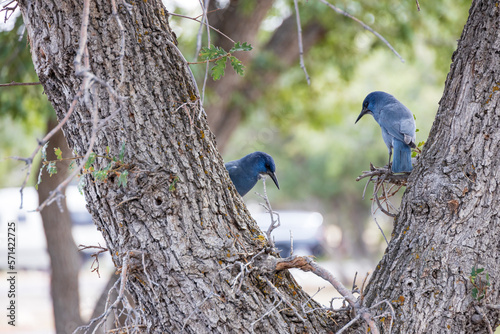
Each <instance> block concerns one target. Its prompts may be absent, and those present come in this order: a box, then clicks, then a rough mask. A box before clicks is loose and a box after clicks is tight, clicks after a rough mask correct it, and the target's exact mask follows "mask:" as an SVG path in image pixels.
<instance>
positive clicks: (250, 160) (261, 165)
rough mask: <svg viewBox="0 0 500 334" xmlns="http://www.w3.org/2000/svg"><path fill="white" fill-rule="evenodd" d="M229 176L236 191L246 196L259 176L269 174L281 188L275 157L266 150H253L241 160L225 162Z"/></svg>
mask: <svg viewBox="0 0 500 334" xmlns="http://www.w3.org/2000/svg"><path fill="white" fill-rule="evenodd" d="M225 166H226V169H227V171H228V172H229V177H230V178H231V181H233V183H234V185H235V187H236V191H238V193H239V194H240V195H241V196H245V194H246V193H247V192H249V191H250V189H252V188H253V187H254V186H255V184H256V183H257V181H258V180H259V178H261V177H263V176H265V175H269V176H270V177H271V179H273V181H274V184H276V187H277V188H278V189H279V188H280V187H279V185H278V179H277V178H276V174H274V173H275V172H276V165H275V164H274V160H273V158H272V157H271V156H270V155H269V154H267V153H264V152H253V153H250V154H249V155H246V156H244V157H243V158H241V159H239V160H234V161H230V162H228V163H226V164H225Z"/></svg>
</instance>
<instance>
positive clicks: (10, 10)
mask: <svg viewBox="0 0 500 334" xmlns="http://www.w3.org/2000/svg"><path fill="white" fill-rule="evenodd" d="M14 2H15V4H14V5H13V6H12V7H9V6H10V5H11V4H12V3H14ZM17 6H19V3H18V2H17V1H16V0H12V1H10V2H8V3H6V4H5V5H4V6H3V8H2V9H0V13H1V12H4V11H5V18H4V20H3V23H6V22H7V20H9V19H10V17H11V16H12V14H14V12H15V11H16V9H17Z"/></svg>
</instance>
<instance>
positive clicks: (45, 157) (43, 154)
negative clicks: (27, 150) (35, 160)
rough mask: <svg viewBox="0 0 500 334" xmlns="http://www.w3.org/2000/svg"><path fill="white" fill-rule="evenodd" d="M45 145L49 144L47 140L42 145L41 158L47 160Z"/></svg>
mask: <svg viewBox="0 0 500 334" xmlns="http://www.w3.org/2000/svg"><path fill="white" fill-rule="evenodd" d="M47 146H49V142H46V143H45V145H43V147H42V160H43V161H47Z"/></svg>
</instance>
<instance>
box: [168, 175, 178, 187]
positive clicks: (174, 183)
mask: <svg viewBox="0 0 500 334" xmlns="http://www.w3.org/2000/svg"><path fill="white" fill-rule="evenodd" d="M178 181H179V177H178V176H176V177H175V178H174V179H173V180H172V183H171V184H170V186H169V187H168V191H174V190H175V185H176V184H177V182H178Z"/></svg>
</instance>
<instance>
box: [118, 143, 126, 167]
mask: <svg viewBox="0 0 500 334" xmlns="http://www.w3.org/2000/svg"><path fill="white" fill-rule="evenodd" d="M123 158H125V142H123V144H122V148H121V149H120V155H119V159H120V161H121V162H123Z"/></svg>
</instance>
